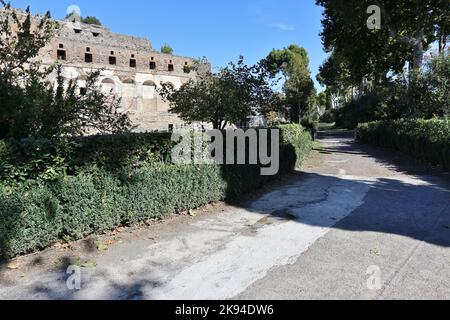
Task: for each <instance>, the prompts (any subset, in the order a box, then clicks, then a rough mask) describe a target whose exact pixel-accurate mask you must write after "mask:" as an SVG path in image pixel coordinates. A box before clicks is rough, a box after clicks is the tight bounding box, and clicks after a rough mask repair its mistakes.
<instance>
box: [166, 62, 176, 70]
mask: <svg viewBox="0 0 450 320" xmlns="http://www.w3.org/2000/svg"><path fill="white" fill-rule="evenodd" d="M167 69H168V70H169V72H172V71H174V70H175V67H174V65H173V63H169V65H168V66H167Z"/></svg>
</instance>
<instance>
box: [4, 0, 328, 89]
mask: <svg viewBox="0 0 450 320" xmlns="http://www.w3.org/2000/svg"><path fill="white" fill-rule="evenodd" d="M314 3H315V1H314V0H279V1H275V0H184V1H182V0H173V1H163V0H128V1H118V0H115V1H111V0H109V1H106V0H94V1H93V0H12V4H13V6H14V7H19V8H25V7H26V6H27V5H30V6H31V10H32V11H33V12H35V13H37V12H39V13H44V12H45V11H46V10H50V11H51V13H52V16H53V17H54V18H57V19H61V18H63V17H64V16H65V14H66V10H67V8H68V7H69V6H70V5H77V6H79V7H80V9H81V14H82V15H83V16H87V15H93V16H96V17H98V18H99V19H100V20H101V21H102V23H103V25H105V26H107V27H108V28H110V29H111V30H112V31H114V32H118V33H124V34H129V35H135V36H142V37H146V38H149V39H150V40H151V42H152V45H153V47H154V48H155V49H157V50H159V49H160V48H161V45H162V44H164V43H168V44H170V45H171V46H172V47H173V48H174V50H175V54H179V55H184V56H190V57H202V56H206V57H207V58H208V60H209V61H210V62H211V63H212V65H213V67H214V68H217V67H220V66H223V65H225V64H226V63H227V62H229V61H231V60H236V59H237V58H238V56H239V55H240V54H242V55H243V56H244V57H245V59H246V61H247V63H249V64H250V63H255V62H257V61H258V60H259V59H261V58H264V57H266V56H267V54H268V53H269V52H270V51H271V50H272V49H274V48H276V49H279V48H283V47H286V46H288V45H290V44H292V43H295V44H298V45H300V46H303V47H305V48H306V49H307V50H308V53H309V57H310V69H311V72H312V75H313V78H314V80H315V75H316V74H317V71H318V68H319V66H320V64H321V63H322V62H323V61H324V60H325V59H326V53H325V52H323V49H322V44H321V40H320V36H319V33H320V30H321V25H320V19H321V8H319V7H316V6H315V4H314ZM316 86H317V87H318V89H319V85H318V84H317V83H316Z"/></svg>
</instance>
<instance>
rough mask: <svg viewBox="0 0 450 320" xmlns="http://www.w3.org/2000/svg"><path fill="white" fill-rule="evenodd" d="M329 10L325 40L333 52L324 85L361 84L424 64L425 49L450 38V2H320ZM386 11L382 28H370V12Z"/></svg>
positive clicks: (323, 70)
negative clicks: (373, 7)
mask: <svg viewBox="0 0 450 320" xmlns="http://www.w3.org/2000/svg"><path fill="white" fill-rule="evenodd" d="M316 3H317V4H318V5H320V6H322V7H323V8H324V12H323V20H322V25H323V31H322V33H321V35H322V41H323V44H324V47H325V50H326V51H327V52H329V53H330V54H331V56H330V58H329V59H328V60H327V61H326V62H325V63H324V65H323V66H322V68H321V70H320V79H321V80H322V82H323V83H325V84H327V85H329V84H338V83H339V82H344V83H346V84H348V83H350V84H355V85H358V84H360V83H361V82H362V80H363V79H370V80H383V79H384V78H385V77H386V75H387V74H388V73H389V72H394V73H401V72H402V71H403V67H404V66H405V64H406V63H408V62H409V63H410V64H411V66H413V68H415V69H418V68H420V67H421V66H422V63H423V55H424V51H425V50H426V49H427V48H429V46H430V44H431V43H433V42H434V41H436V40H439V50H443V49H444V48H445V46H446V39H447V38H448V34H449V30H450V28H449V19H450V18H449V15H448V12H449V11H450V3H449V2H448V0H414V1H411V0H398V1H387V0H377V1H371V0H317V1H316ZM371 5H377V6H378V7H379V8H380V14H381V21H380V27H381V28H380V29H378V30H377V29H375V30H371V29H369V28H368V26H367V20H368V19H369V17H370V16H369V14H368V13H367V12H368V10H367V9H368V8H369V7H370V6H371Z"/></svg>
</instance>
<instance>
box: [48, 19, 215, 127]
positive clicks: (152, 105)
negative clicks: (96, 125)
mask: <svg viewBox="0 0 450 320" xmlns="http://www.w3.org/2000/svg"><path fill="white" fill-rule="evenodd" d="M39 59H41V60H42V61H43V62H44V63H45V64H53V63H55V62H56V61H59V62H60V63H61V64H62V65H63V74H64V76H65V78H67V79H78V81H79V86H80V88H83V87H84V86H85V81H84V79H86V75H87V74H88V73H89V72H91V71H92V70H102V71H101V78H100V81H101V84H102V87H103V90H104V91H105V93H110V92H112V93H114V94H115V95H116V96H118V97H121V99H122V110H121V111H122V112H127V113H128V114H129V115H130V118H131V119H132V120H133V122H134V124H135V125H137V126H138V127H137V130H138V131H148V130H160V129H166V130H167V129H168V128H169V125H173V126H175V127H176V126H181V125H183V121H182V120H181V119H179V118H178V117H177V116H176V115H174V114H171V113H169V112H168V110H169V105H168V103H166V102H164V101H162V100H161V98H160V97H159V95H158V94H157V93H156V88H157V87H158V86H160V84H161V82H170V83H172V84H173V85H174V86H175V88H179V87H180V86H181V85H182V84H183V83H185V82H187V81H189V80H191V79H192V80H194V81H195V80H196V78H197V72H196V71H192V70H190V69H189V67H190V66H192V65H193V64H194V62H195V60H194V59H192V58H188V57H182V56H175V55H168V54H163V53H160V52H157V51H155V50H153V48H152V45H151V43H150V41H149V40H147V39H144V38H138V37H133V36H126V35H121V34H117V33H113V32H111V31H109V30H108V29H107V28H104V27H99V26H93V25H86V24H82V23H79V22H76V23H72V22H66V21H61V22H60V29H59V32H58V35H57V36H55V37H54V38H53V39H52V40H51V41H50V43H49V44H48V45H47V46H46V47H45V48H43V49H42V50H41V52H40V55H39ZM201 68H202V70H203V72H205V71H210V69H211V67H210V65H209V64H205V65H202V66H201ZM51 80H53V79H51Z"/></svg>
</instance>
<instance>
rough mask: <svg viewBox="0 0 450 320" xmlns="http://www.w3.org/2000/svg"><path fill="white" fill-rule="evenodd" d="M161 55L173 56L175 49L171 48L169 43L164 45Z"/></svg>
mask: <svg viewBox="0 0 450 320" xmlns="http://www.w3.org/2000/svg"><path fill="white" fill-rule="evenodd" d="M161 53H165V54H172V53H173V49H172V47H171V46H169V45H168V44H167V43H166V44H164V45H163V46H162V47H161Z"/></svg>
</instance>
